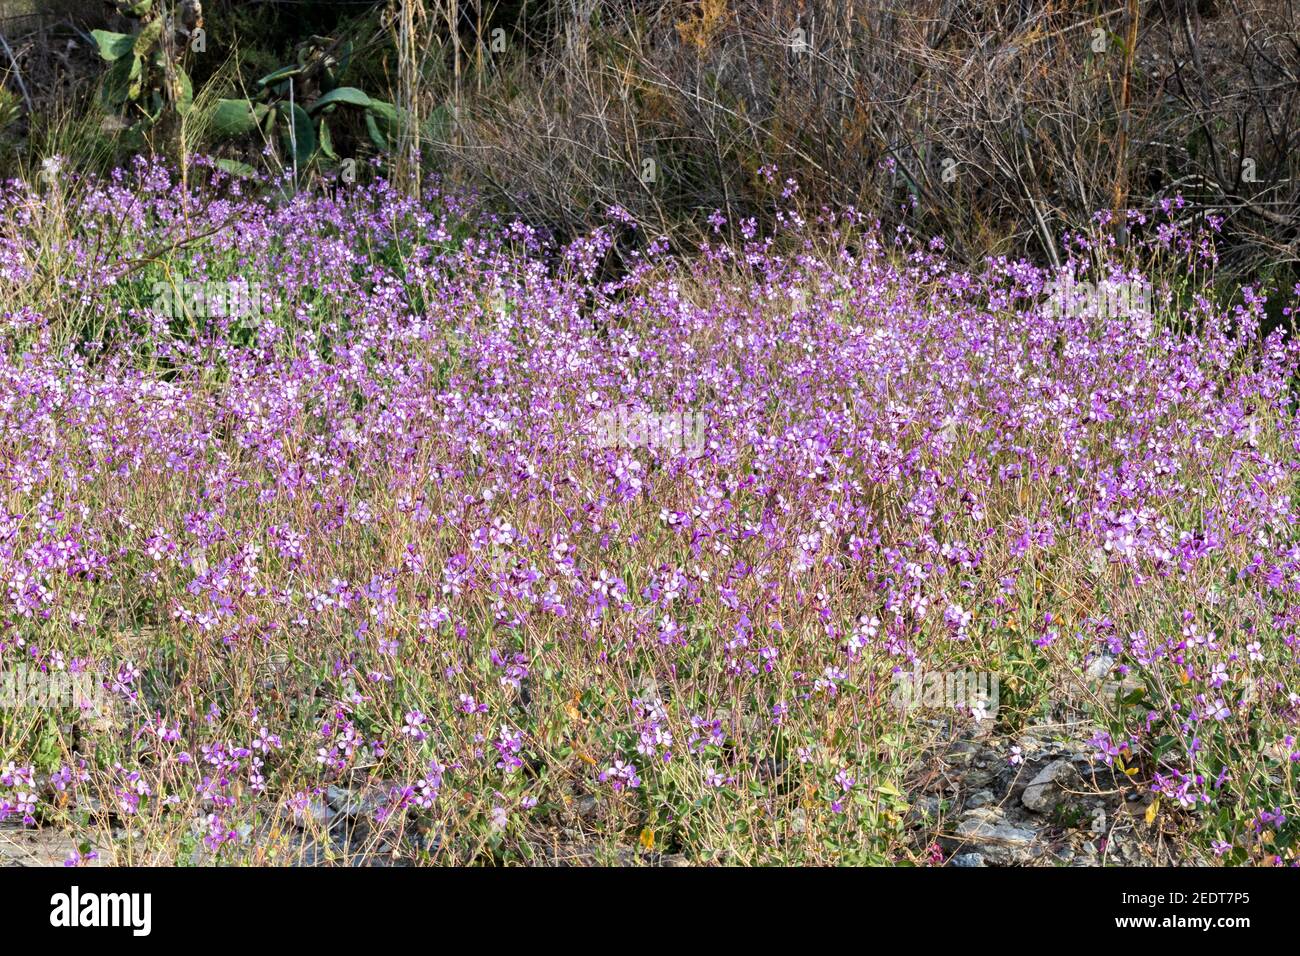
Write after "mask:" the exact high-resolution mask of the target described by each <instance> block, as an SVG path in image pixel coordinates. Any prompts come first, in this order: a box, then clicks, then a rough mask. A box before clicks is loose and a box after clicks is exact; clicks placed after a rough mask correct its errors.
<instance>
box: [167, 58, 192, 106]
mask: <svg viewBox="0 0 1300 956" xmlns="http://www.w3.org/2000/svg"><path fill="white" fill-rule="evenodd" d="M172 92H173V95H174V97H175V99H176V112H178V113H180V114H181V116H188V115H189V112H190V107H192V106H193V105H194V84H193V83H192V82H190V75H189V74H188V73H186V72H185V71H184V70H182V69H181V68H180V67H179V66H178V67H176V89H175V90H173V91H172Z"/></svg>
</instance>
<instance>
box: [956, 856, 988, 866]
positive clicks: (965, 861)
mask: <svg viewBox="0 0 1300 956" xmlns="http://www.w3.org/2000/svg"><path fill="white" fill-rule="evenodd" d="M952 865H953V866H960V867H971V866H988V864H987V863H985V862H984V854H983V853H958V854H957V855H956V856H954V857H953V858H952Z"/></svg>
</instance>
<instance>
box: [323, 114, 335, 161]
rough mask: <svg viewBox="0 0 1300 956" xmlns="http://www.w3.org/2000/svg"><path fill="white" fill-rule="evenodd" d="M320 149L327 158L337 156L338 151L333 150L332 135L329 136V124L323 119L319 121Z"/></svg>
mask: <svg viewBox="0 0 1300 956" xmlns="http://www.w3.org/2000/svg"><path fill="white" fill-rule="evenodd" d="M320 151H321V153H322V154H324V156H325V157H326V158H327V159H333V160H337V159H338V158H339V157H338V153H336V152H334V137H332V136H330V128H329V124H328V123H326V122H325V120H324V119H322V120H321V121H320Z"/></svg>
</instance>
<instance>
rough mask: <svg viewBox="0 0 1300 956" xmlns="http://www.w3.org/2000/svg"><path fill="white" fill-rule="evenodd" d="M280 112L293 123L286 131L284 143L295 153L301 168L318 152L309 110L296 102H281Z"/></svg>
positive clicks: (296, 161) (295, 158)
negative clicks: (291, 103) (291, 104)
mask: <svg viewBox="0 0 1300 956" xmlns="http://www.w3.org/2000/svg"><path fill="white" fill-rule="evenodd" d="M280 114H281V115H282V116H284V118H285V119H286V120H288V121H289V123H290V124H291V125H290V126H289V128H287V129H286V130H285V133H284V143H285V146H287V147H288V148H289V149H290V151H291V152H292V153H293V157H294V163H295V164H296V165H297V166H298V168H299V169H302V167H304V166H306V165H307V164H308V163H310V162H311V158H312V156H313V155H315V153H316V129H315V127H313V126H312V125H311V117H310V116H308V115H307V111H306V110H305V109H303V108H302V107H301V106H299V105H298V104H297V103H294V104H293V106H292V107H291V106H290V105H289V104H288V103H281V104H280Z"/></svg>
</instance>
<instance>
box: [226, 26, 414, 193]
mask: <svg viewBox="0 0 1300 956" xmlns="http://www.w3.org/2000/svg"><path fill="white" fill-rule="evenodd" d="M351 56H352V43H351V42H350V41H347V40H343V41H336V40H331V39H330V38H328V37H312V38H311V39H310V40H308V41H307V42H305V43H303V44H300V45H299V47H298V51H297V57H296V62H295V63H292V64H290V65H287V66H282V67H280V68H279V69H276V70H273V71H272V72H270V73H268V74H267V75H265V76H263V77H262V78H260V79H259V80H258V81H257V84H256V85H257V88H258V89H257V92H256V93H255V94H254V95H252V96H251V97H246V98H243V99H222V100H219V101H218V102H217V112H216V117H215V119H214V123H213V131H214V132H215V133H216V135H217V136H219V137H223V138H231V137H238V136H245V135H249V134H251V133H253V132H255V131H259V130H260V132H261V133H262V135H264V136H265V137H266V138H267V139H268V140H271V141H278V142H279V144H280V146H281V148H282V149H283V151H284V153H285V155H287V156H288V157H290V159H291V161H292V162H293V165H294V167H295V168H296V169H298V170H299V171H301V170H303V169H306V168H307V167H308V166H310V165H311V164H312V163H317V164H334V163H338V162H339V161H340V157H339V154H338V152H337V151H336V149H335V146H334V133H333V127H332V126H331V121H332V120H333V119H334V118H335V117H336V115H338V114H339V113H340V111H350V110H360V111H361V115H362V117H363V120H364V123H365V128H366V133H367V135H368V136H369V138H370V141H371V142H372V143H373V144H374V145H375V147H376V148H377V149H379V150H381V151H384V152H388V151H390V150H391V149H392V147H393V144H394V143H395V142H396V138H397V132H398V129H399V128H400V125H401V123H402V114H401V111H400V110H399V109H398V108H397V107H396V106H394V105H393V104H392V103H389V102H387V101H385V100H381V99H377V98H375V97H372V96H370V95H369V94H368V93H366V92H365V91H363V90H361V89H358V88H357V87H355V86H343V85H342V84H341V79H342V76H343V74H344V72H345V71H346V70H347V67H348V63H349V62H350V60H351ZM336 125H337V124H336Z"/></svg>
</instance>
